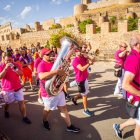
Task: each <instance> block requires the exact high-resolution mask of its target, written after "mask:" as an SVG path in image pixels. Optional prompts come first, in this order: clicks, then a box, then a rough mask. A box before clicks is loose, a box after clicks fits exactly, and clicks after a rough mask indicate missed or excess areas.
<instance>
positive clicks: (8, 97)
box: [1, 89, 24, 104]
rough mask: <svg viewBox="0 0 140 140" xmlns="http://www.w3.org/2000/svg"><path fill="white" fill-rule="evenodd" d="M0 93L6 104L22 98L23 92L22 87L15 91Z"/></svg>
mask: <svg viewBox="0 0 140 140" xmlns="http://www.w3.org/2000/svg"><path fill="white" fill-rule="evenodd" d="M1 95H2V96H3V99H4V102H5V103H6V104H10V103H12V102H14V101H23V100H24V93H23V90H22V89H20V90H18V91H16V92H15V91H1Z"/></svg>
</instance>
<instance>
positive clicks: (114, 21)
mask: <svg viewBox="0 0 140 140" xmlns="http://www.w3.org/2000/svg"><path fill="white" fill-rule="evenodd" d="M109 22H110V23H111V31H112V32H117V30H118V29H117V17H116V16H112V17H110V19H109Z"/></svg>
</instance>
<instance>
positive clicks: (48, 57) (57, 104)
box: [37, 48, 80, 133]
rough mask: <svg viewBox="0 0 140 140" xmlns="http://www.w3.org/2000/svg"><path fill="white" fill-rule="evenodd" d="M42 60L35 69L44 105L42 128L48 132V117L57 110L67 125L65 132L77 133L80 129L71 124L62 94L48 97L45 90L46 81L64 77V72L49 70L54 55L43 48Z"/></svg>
mask: <svg viewBox="0 0 140 140" xmlns="http://www.w3.org/2000/svg"><path fill="white" fill-rule="evenodd" d="M42 55H43V60H42V61H41V63H40V64H39V66H38V68H37V72H38V75H39V79H40V91H41V96H42V99H43V103H44V110H43V126H44V127H45V128H46V129H47V130H50V125H49V122H48V116H49V114H50V112H51V111H52V110H55V109H57V108H58V109H59V111H60V114H61V117H62V118H63V119H64V121H65V122H66V124H67V129H66V130H67V131H71V132H75V133H76V132H79V131H80V129H79V128H77V127H75V126H74V125H72V124H71V121H70V117H69V114H68V111H67V107H66V101H65V96H64V93H63V92H60V93H59V94H58V95H57V96H50V95H49V94H48V93H47V91H46V90H45V82H46V80H48V79H50V78H52V77H53V76H55V75H60V76H62V75H64V74H65V71H64V70H61V69H57V70H51V68H52V66H53V64H54V62H53V61H54V60H53V59H54V53H53V52H52V50H50V49H47V48H44V49H42Z"/></svg>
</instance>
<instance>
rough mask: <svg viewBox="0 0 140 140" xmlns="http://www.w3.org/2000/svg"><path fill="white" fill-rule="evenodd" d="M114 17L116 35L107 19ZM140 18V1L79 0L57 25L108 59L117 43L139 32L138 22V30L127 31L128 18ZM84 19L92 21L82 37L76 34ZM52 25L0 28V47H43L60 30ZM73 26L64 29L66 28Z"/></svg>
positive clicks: (37, 22)
mask: <svg viewBox="0 0 140 140" xmlns="http://www.w3.org/2000/svg"><path fill="white" fill-rule="evenodd" d="M113 16H115V17H116V18H117V32H111V24H110V22H109V18H110V17H113ZM129 17H140V0H98V1H97V2H92V1H91V0H81V3H80V4H77V5H75V6H74V14H73V15H72V16H69V17H65V18H61V19H60V22H59V23H60V25H61V26H62V28H63V29H64V30H65V31H66V32H69V33H72V34H74V35H75V36H76V37H78V38H79V39H80V40H84V41H85V40H86V42H90V44H91V46H92V50H96V49H99V50H100V52H101V53H100V55H102V56H103V57H111V56H113V54H114V51H115V50H116V48H117V47H118V44H119V43H120V42H123V41H124V42H128V40H129V39H130V37H131V35H132V34H133V33H134V32H139V33H140V19H139V20H138V30H135V31H131V32H130V31H128V20H127V19H128V18H129ZM86 19H92V21H93V24H89V25H87V26H86V34H82V33H80V31H79V28H78V24H79V22H81V21H84V20H86ZM53 24H55V20H54V19H49V20H46V21H44V22H43V23H42V24H41V23H40V22H39V21H36V22H35V23H34V28H31V27H30V26H29V25H26V26H25V27H24V28H18V29H13V28H12V25H11V23H6V24H5V25H1V26H0V46H2V48H5V47H7V45H10V46H11V47H13V48H14V47H20V46H22V45H23V44H25V43H26V45H27V46H28V47H30V45H31V44H32V43H33V44H36V43H37V42H40V43H41V44H42V45H44V44H45V43H46V42H47V40H49V39H50V36H51V35H52V34H54V33H57V32H58V31H59V30H61V29H50V27H51V26H52V25H53ZM69 24H71V25H73V27H70V28H67V25H69ZM97 26H98V27H100V29H101V30H100V33H97V32H96V27H97Z"/></svg>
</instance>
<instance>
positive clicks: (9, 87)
mask: <svg viewBox="0 0 140 140" xmlns="http://www.w3.org/2000/svg"><path fill="white" fill-rule="evenodd" d="M4 68H5V64H4V63H2V64H0V72H2V71H3V69H4ZM19 68H20V67H19ZM1 81H2V82H1V86H2V90H3V91H15V90H17V89H20V88H22V85H21V84H20V79H19V75H18V74H17V73H16V72H15V71H14V70H13V69H12V68H11V67H9V68H8V69H7V72H6V74H5V76H4V77H3V78H2V80H1Z"/></svg>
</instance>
